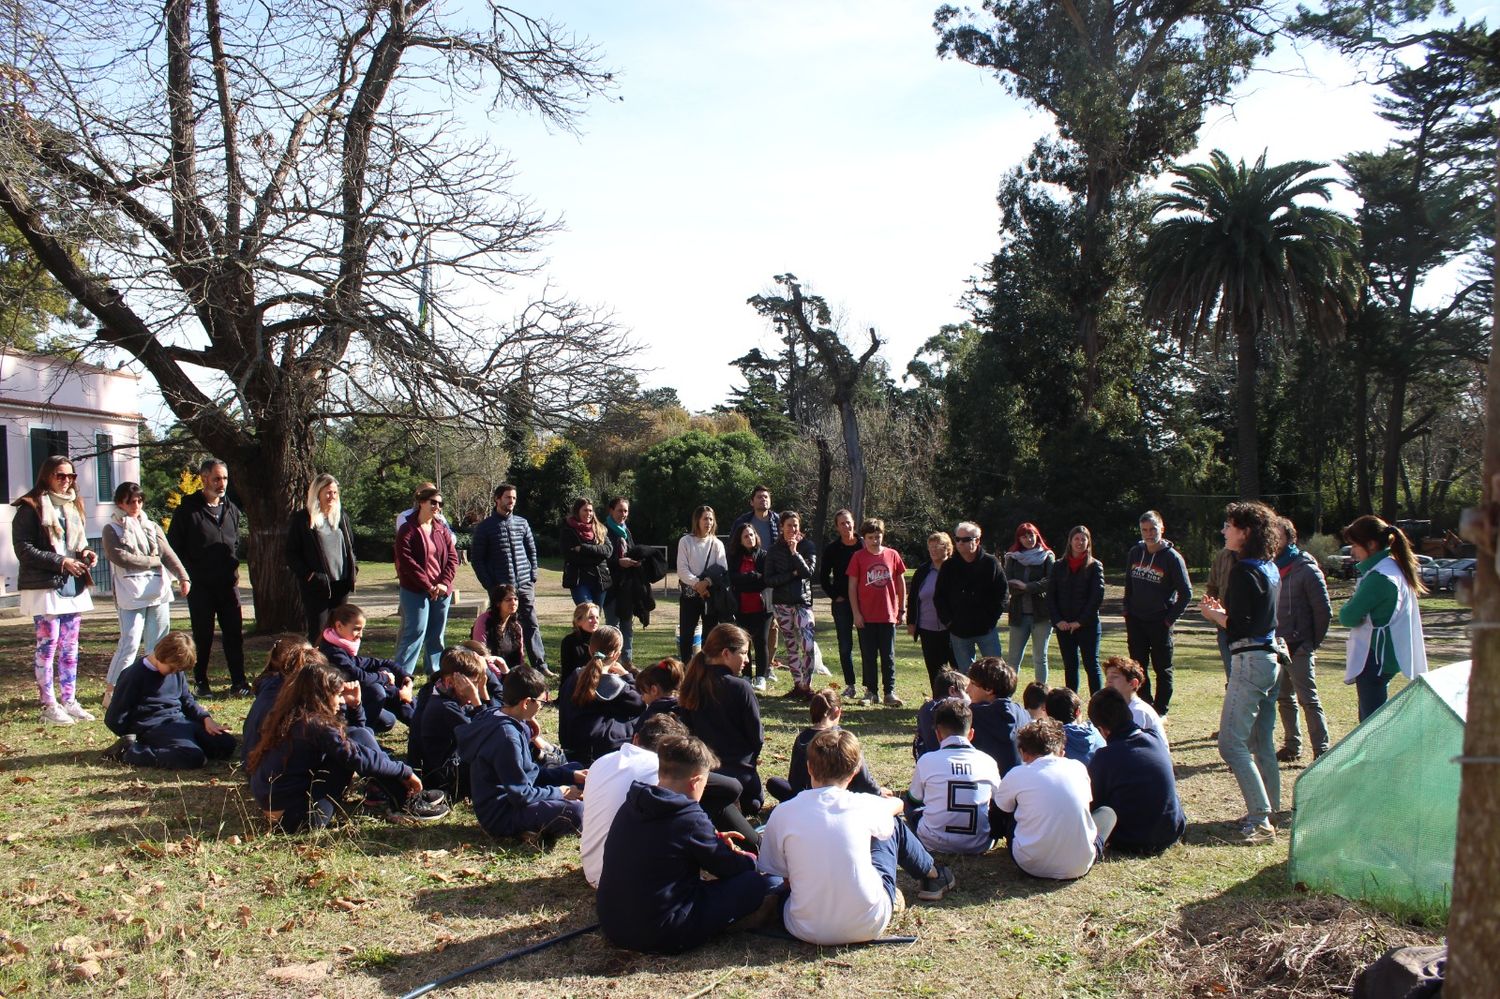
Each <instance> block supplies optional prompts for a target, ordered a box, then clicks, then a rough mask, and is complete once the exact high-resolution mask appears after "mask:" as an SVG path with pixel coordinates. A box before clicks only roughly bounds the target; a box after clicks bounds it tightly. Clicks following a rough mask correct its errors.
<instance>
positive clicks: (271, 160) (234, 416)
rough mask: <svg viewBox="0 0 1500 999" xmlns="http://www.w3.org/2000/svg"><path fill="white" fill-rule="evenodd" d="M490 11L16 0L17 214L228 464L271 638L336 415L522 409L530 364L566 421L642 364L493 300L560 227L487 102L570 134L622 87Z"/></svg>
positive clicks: (546, 35)
mask: <svg viewBox="0 0 1500 999" xmlns="http://www.w3.org/2000/svg"><path fill="white" fill-rule="evenodd" d="M468 9H469V11H470V12H474V11H476V10H477V11H478V12H479V16H480V17H481V18H483V19H484V20H483V21H481V22H480V23H473V22H472V21H470V22H460V20H459V18H458V16H456V15H454V14H452V13H450V12H449V10H447V9H445V8H442V7H439V6H438V5H434V4H429V3H428V2H426V0H392V2H389V3H383V4H363V5H360V4H355V5H349V4H340V3H336V2H333V0H302V2H299V3H296V4H294V5H292V6H290V7H274V6H273V7H267V6H265V5H261V4H254V3H247V2H244V0H164V2H163V3H160V4H155V5H153V4H150V3H146V2H141V0H121V2H113V0H112V2H109V3H105V2H102V0H81V2H79V3H74V4H69V5H59V4H47V5H40V4H39V5H35V6H34V7H32V8H30V9H28V8H26V7H24V6H22V5H19V4H18V5H15V6H14V7H12V8H10V9H9V10H7V11H6V12H5V13H3V14H0V21H3V20H4V19H11V18H23V19H24V22H25V23H24V24H11V25H4V26H5V27H11V28H14V29H16V30H12V31H6V32H5V36H6V37H7V38H8V39H12V40H13V42H14V46H15V47H14V48H13V50H12V51H10V52H8V53H5V57H8V58H9V60H10V65H9V66H8V67H5V68H4V69H3V71H0V92H3V94H4V97H3V98H0V208H3V209H4V211H5V213H6V214H7V215H8V216H9V217H10V219H11V220H12V222H13V223H14V224H15V226H16V228H17V229H18V230H19V231H20V232H21V234H22V235H23V236H24V238H25V239H26V241H27V243H28V244H29V246H30V248H31V250H32V251H33V253H35V255H36V257H37V258H38V259H39V260H40V261H41V263H42V265H43V266H44V267H45V268H46V269H47V270H48V271H49V272H50V273H51V274H52V275H53V276H54V277H55V278H56V279H57V281H58V282H59V283H60V284H61V285H62V286H63V287H64V288H66V289H67V291H68V292H69V293H70V294H71V295H72V296H73V297H74V298H75V299H76V300H77V301H78V302H79V304H80V305H82V307H83V308H84V309H85V310H87V312H88V313H90V314H91V315H92V317H93V318H94V319H95V320H96V321H97V322H98V328H97V329H95V330H94V331H93V332H92V334H91V338H90V339H89V340H88V341H87V342H86V343H81V344H80V345H79V346H81V347H84V348H85V349H87V348H91V347H92V348H100V349H104V348H114V349H118V350H123V351H124V352H126V353H128V354H129V355H131V356H132V357H134V358H135V359H136V360H137V361H138V362H139V363H140V364H141V365H142V366H143V367H144V368H145V370H146V371H147V372H148V373H149V374H150V375H151V377H152V378H154V379H155V381H156V383H157V385H158V386H159V387H160V389H161V392H162V395H163V396H164V398H165V400H166V402H167V405H168V406H169V407H170V408H171V409H172V411H173V412H174V413H175V414H176V416H177V417H178V418H179V419H180V420H181V421H182V423H183V424H184V425H185V426H186V427H188V428H189V429H190V430H191V431H192V433H193V434H194V435H195V436H196V437H197V439H198V440H199V441H200V442H201V443H202V445H203V446H204V447H205V448H207V449H208V450H210V451H212V452H213V453H215V454H216V455H218V456H220V457H221V458H223V459H224V460H225V461H227V463H228V464H229V467H230V471H231V475H232V478H233V480H234V481H235V482H236V483H237V487H238V492H239V495H240V496H241V497H243V499H244V502H245V506H246V512H247V513H248V515H249V521H250V525H251V536H250V549H249V558H250V568H251V576H252V580H253V583H254V587H255V597H256V612H257V618H258V623H259V625H260V626H261V627H262V628H266V627H272V628H281V627H288V626H291V625H294V624H295V623H297V622H299V621H300V617H299V616H298V610H297V606H296V600H297V597H296V595H295V588H294V587H293V586H291V585H290V579H289V577H288V576H287V573H286V571H285V569H284V568H283V559H282V556H281V539H282V533H283V531H284V529H285V525H286V522H287V518H288V516H289V514H290V511H291V510H292V509H293V508H294V506H295V503H296V497H297V496H298V495H299V494H301V493H302V491H303V489H304V487H305V485H306V483H307V481H308V478H309V476H310V474H311V472H312V469H311V467H310V466H311V455H312V453H313V442H314V425H315V421H317V420H318V419H321V418H330V417H331V418H337V417H340V416H346V415H349V414H363V415H370V414H380V413H385V412H388V411H389V412H390V413H391V414H392V415H399V416H402V417H405V418H412V417H417V418H424V419H438V420H444V421H460V422H472V423H485V422H490V423H494V422H498V421H503V419H504V409H503V407H502V406H500V405H498V403H499V402H501V400H502V393H503V390H504V389H505V387H506V385H507V383H508V382H509V381H510V380H511V377H512V376H513V375H514V373H516V372H519V371H522V370H525V371H527V372H528V394H529V397H530V400H531V411H530V414H529V416H530V418H531V419H533V420H535V421H538V422H545V421H548V420H549V419H551V420H565V419H566V418H567V417H568V416H569V414H571V413H573V412H577V411H579V408H580V407H585V406H588V405H591V404H595V403H599V402H602V401H603V400H604V399H607V398H608V397H609V395H610V394H611V391H612V388H613V386H614V383H615V381H616V378H617V375H616V374H615V373H616V372H617V371H618V370H619V368H618V365H619V362H620V359H621V357H622V356H625V355H627V354H628V352H629V348H630V345H629V344H628V343H627V342H626V341H625V340H624V338H623V336H622V334H621V333H620V332H619V331H618V330H617V329H616V328H615V327H614V326H613V325H612V324H611V323H610V322H609V321H608V319H607V317H603V316H600V315H598V314H596V313H594V312H591V311H590V310H587V309H584V308H581V307H579V306H577V305H575V304H573V303H570V302H567V301H563V300H560V299H559V298H557V297H554V296H552V295H550V294H544V295H542V296H539V300H536V301H532V302H530V303H529V304H526V305H524V306H522V307H519V309H518V311H517V314H516V315H515V316H514V317H513V318H511V319H510V320H509V321H497V320H496V319H493V318H491V317H490V316H489V315H488V314H486V313H485V312H484V308H485V306H486V300H487V298H489V299H492V298H493V294H492V293H493V292H497V291H499V290H501V289H504V288H505V287H506V285H507V282H508V281H510V280H511V279H512V278H514V277H515V276H516V275H519V274H524V273H527V272H528V270H529V269H530V268H532V267H533V266H534V265H533V264H532V263H531V258H532V255H534V254H535V252H536V251H537V250H538V249H539V248H540V246H541V244H542V242H543V240H544V238H545V237H546V236H547V235H548V234H549V233H550V232H551V231H552V230H553V228H554V227H555V224H556V223H555V222H553V221H552V220H549V219H548V218H546V217H545V216H543V215H541V214H539V213H538V212H537V211H536V210H535V209H534V208H533V207H532V206H531V205H530V204H528V203H527V202H526V201H525V200H524V199H521V198H519V197H517V196H516V195H514V194H513V193H512V192H511V190H510V180H511V176H510V163H509V161H508V160H507V158H506V157H505V156H504V155H503V154H502V153H501V152H500V151H499V150H497V149H496V148H494V146H493V145H491V143H490V142H489V141H488V140H487V139H485V138H484V137H482V136H480V135H477V134H476V133H475V132H474V131H473V130H472V129H470V128H468V127H467V126H466V125H465V124H464V123H463V120H462V119H463V116H464V114H466V113H468V112H469V110H470V109H471V108H473V107H475V106H476V105H477V107H478V108H479V109H480V110H484V109H485V108H486V106H487V110H488V112H489V114H490V115H491V116H495V115H497V114H498V113H500V112H510V111H520V112H528V113H533V114H537V115H540V116H541V117H542V118H543V119H544V120H546V121H547V122H548V123H549V124H550V125H553V126H556V127H559V128H563V129H568V128H570V127H571V125H572V123H573V121H574V119H575V117H576V116H577V115H578V114H579V113H580V112H581V110H582V107H583V104H584V102H585V101H586V100H587V99H588V98H589V97H591V96H593V95H595V94H597V93H599V92H601V91H602V90H604V89H606V88H607V87H608V86H609V83H610V77H609V75H608V74H607V73H605V72H603V71H601V70H600V69H599V68H598V66H597V64H596V58H595V53H594V52H593V50H592V49H591V48H590V47H589V46H588V45H587V44H586V43H581V42H578V41H576V40H574V39H573V38H572V37H570V36H568V35H566V34H563V33H562V32H561V31H560V30H559V29H558V28H556V27H554V26H553V25H551V24H549V23H547V22H545V21H541V20H537V19H534V18H530V17H527V16H525V15H524V14H521V13H519V12H517V11H515V10H512V9H510V8H507V7H504V6H501V5H499V4H498V3H495V2H493V0H485V2H482V3H481V4H479V5H477V7H476V6H472V5H471V6H470V7H469V8H468ZM429 260H430V262H431V265H432V267H433V269H434V273H435V275H437V276H438V278H437V280H436V282H435V287H431V288H429V287H428V279H427V273H428V272H427V262H428V261H429ZM419 299H420V300H421V306H420V308H419V307H417V303H418V300H419ZM489 307H490V308H493V305H492V304H490V305H489ZM390 400H396V401H397V403H398V404H397V405H396V406H391V404H390Z"/></svg>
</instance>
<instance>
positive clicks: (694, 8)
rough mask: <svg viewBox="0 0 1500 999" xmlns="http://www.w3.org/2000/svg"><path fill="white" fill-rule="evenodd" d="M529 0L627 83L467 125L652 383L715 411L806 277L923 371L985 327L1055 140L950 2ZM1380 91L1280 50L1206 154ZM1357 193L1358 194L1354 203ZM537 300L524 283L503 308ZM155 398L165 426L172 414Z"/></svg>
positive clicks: (1363, 105) (1339, 151)
mask: <svg viewBox="0 0 1500 999" xmlns="http://www.w3.org/2000/svg"><path fill="white" fill-rule="evenodd" d="M518 6H519V7H520V8H521V9H522V10H523V11H524V12H525V13H527V14H529V15H532V16H538V17H545V18H547V19H548V20H551V21H553V22H554V23H558V24H561V25H564V26H565V27H566V28H567V29H568V30H570V31H572V32H573V33H575V34H576V35H578V36H580V37H584V38H587V39H588V40H589V41H590V42H592V43H593V44H594V45H595V46H596V47H597V49H598V53H599V58H600V62H601V64H602V65H603V66H604V67H606V68H608V69H611V70H613V71H614V73H615V74H616V81H617V86H616V88H615V90H614V91H613V92H612V93H611V94H610V95H609V96H608V97H607V98H600V99H596V100H594V101H592V102H591V103H590V104H589V106H588V108H587V111H586V113H585V114H584V116H583V117H582V118H581V119H580V120H579V122H578V129H579V131H578V134H569V133H567V132H561V131H557V130H555V129H554V130H549V129H548V128H546V127H545V126H544V125H543V124H542V123H541V122H539V121H537V120H535V119H530V118H526V117H522V116H519V115H516V114H513V113H501V114H499V115H497V116H495V117H493V118H490V119H485V118H484V117H483V115H482V112H483V104H484V103H485V102H476V104H475V106H474V108H473V109H472V110H465V111H464V114H465V115H467V116H469V117H470V118H471V120H472V121H473V122H474V124H475V127H480V128H484V129H487V130H488V134H489V137H490V139H491V140H492V141H493V142H494V143H495V144H496V145H497V146H498V147H499V148H501V149H502V150H503V151H504V152H505V153H506V154H507V155H509V156H510V157H512V158H513V161H514V165H513V170H514V175H515V176H514V184H513V189H514V190H515V191H516V192H517V193H519V194H521V195H523V196H525V197H526V198H528V199H529V200H531V201H532V202H533V203H534V205H535V206H536V207H537V208H539V209H541V210H542V211H544V212H545V213H547V214H549V215H550V216H553V217H556V218H559V219H560V220H561V221H562V223H563V226H564V228H563V230H562V231H561V232H560V233H558V234H557V235H556V236H555V237H553V238H552V239H551V241H550V243H549V244H548V246H547V248H546V251H545V256H546V258H547V263H546V265H545V267H544V268H543V269H542V271H541V275H540V277H539V278H538V280H539V281H541V280H545V282H546V283H547V284H548V285H549V286H550V289H551V290H552V291H553V292H557V293H561V294H564V295H566V296H568V297H571V298H573V299H575V300H577V301H580V302H583V303H586V304H588V305H591V306H594V307H597V308H600V309H603V310H605V311H607V312H609V313H611V314H612V315H613V317H614V320H615V321H616V322H617V323H619V324H620V325H621V326H623V327H624V328H625V329H626V330H628V331H629V332H630V334H631V336H632V337H633V338H634V340H635V342H636V343H637V344H639V345H640V350H639V352H638V353H637V354H636V355H635V357H634V359H633V360H634V363H635V364H636V365H637V366H638V367H640V368H642V369H646V370H644V371H643V373H642V376H641V380H642V383H643V385H644V386H645V387H660V386H670V387H673V388H675V389H676V390H677V391H678V393H679V395H680V396H681V398H682V399H683V401H684V402H685V404H686V405H687V406H688V407H689V408H690V409H692V410H694V411H702V410H707V409H710V408H712V407H713V406H715V405H717V404H719V403H722V402H724V401H725V400H726V398H727V397H728V394H729V392H730V390H731V389H732V388H733V387H734V386H735V385H736V384H738V375H739V373H738V371H737V370H736V369H734V368H733V367H732V366H731V365H730V364H729V362H730V361H731V360H733V359H734V358H736V357H738V356H740V355H742V354H744V353H745V352H746V351H748V350H749V349H751V348H752V347H757V346H759V347H761V348H762V349H767V350H774V349H775V347H776V344H775V341H774V339H773V337H772V334H771V331H770V328H769V325H768V324H767V323H766V322H765V321H764V320H762V319H761V318H760V317H759V316H758V315H757V314H756V313H755V311H754V310H753V309H752V308H751V307H750V306H749V305H747V304H746V299H747V298H749V297H750V296H752V295H755V294H758V293H761V292H765V291H769V290H772V289H773V287H774V285H773V281H772V279H773V277H774V276H775V275H778V274H783V273H788V272H789V273H792V274H795V275H797V276H798V278H799V279H800V280H801V281H802V284H803V287H804V289H805V290H807V291H808V292H809V293H815V294H820V295H822V296H824V298H826V299H827V300H828V302H829V303H830V305H831V306H833V308H834V311H835V315H836V316H837V317H839V318H840V319H841V320H842V321H843V324H844V328H845V329H847V330H848V331H850V333H851V334H852V335H853V336H854V337H855V338H856V339H857V340H858V342H860V343H861V344H863V342H864V337H865V333H864V331H865V330H866V329H868V328H870V327H873V328H874V329H875V330H876V331H877V332H878V334H879V335H880V336H881V338H882V339H883V340H884V341H885V342H886V346H885V348H884V350H883V354H884V356H885V358H886V360H887V362H888V364H889V366H890V368H891V370H892V372H893V373H895V374H896V375H897V376H899V375H900V374H901V373H902V372H904V370H905V367H906V363H907V361H908V360H910V359H911V357H912V356H913V354H914V353H915V352H916V351H917V350H918V349H919V348H920V347H921V345H922V344H923V343H924V342H925V341H926V340H927V339H928V338H929V337H930V336H932V335H933V334H934V333H936V332H937V331H938V330H939V329H940V328H941V327H942V326H944V325H946V324H950V323H957V322H962V321H963V320H964V319H966V318H967V313H966V312H965V310H964V309H963V307H962V299H963V296H964V294H965V292H966V290H967V289H968V287H969V284H970V280H971V279H972V278H973V277H974V276H975V275H977V274H979V273H980V272H981V269H982V267H983V265H984V262H985V261H986V260H987V259H988V258H989V257H990V256H991V255H992V254H993V253H994V251H995V250H996V249H997V248H998V246H999V242H1000V233H999V231H998V228H999V209H998V207H997V205H996V203H995V198H996V193H997V191H998V188H999V185H1000V181H1001V179H1002V177H1003V176H1004V174H1005V173H1006V172H1007V171H1008V170H1009V169H1011V168H1012V167H1013V166H1015V165H1016V164H1017V163H1019V162H1020V161H1021V160H1022V159H1024V157H1025V156H1026V154H1027V153H1028V151H1029V150H1030V148H1031V146H1032V144H1033V143H1034V142H1035V141H1036V139H1037V138H1038V137H1039V136H1041V135H1043V134H1046V133H1048V132H1049V131H1051V129H1052V122H1051V119H1050V117H1049V116H1047V115H1046V114H1045V113H1044V112H1041V111H1038V110H1037V109H1035V108H1032V107H1030V106H1028V105H1026V104H1024V103H1022V102H1020V101H1019V100H1017V99H1015V98H1013V97H1010V96H1008V95H1007V94H1006V93H1005V91H1004V90H1003V88H1002V87H1001V85H1000V83H999V81H998V80H996V79H995V78H994V76H993V75H991V74H989V73H987V72H986V71H982V70H979V69H977V68H975V67H972V66H969V65H966V64H963V63H960V62H957V61H955V60H952V59H939V58H938V57H937V54H936V43H937V36H936V34H935V32H934V31H933V28H932V15H933V10H934V8H935V6H936V3H935V0H905V2H897V0H817V2H813V3H808V2H793V0H757V2H754V3H750V2H743V0H718V2H710V3H683V2H680V0H679V2H675V3H668V2H666V0H631V2H629V3H621V2H619V0H538V2H536V3H528V2H523V3H521V4H519V5H518ZM1458 6H1459V13H1460V14H1461V15H1467V16H1468V17H1469V18H1470V19H1473V18H1476V17H1483V16H1486V14H1490V12H1489V11H1488V10H1487V8H1486V6H1485V5H1484V3H1483V0H1464V2H1461V3H1459V5H1458ZM1490 20H1492V21H1493V20H1496V18H1495V17H1494V16H1493V15H1492V14H1491V16H1490ZM1374 94H1375V90H1374V88H1371V87H1369V86H1367V85H1364V84H1361V83H1360V82H1359V80H1358V73H1357V71H1356V69H1355V67H1353V66H1351V65H1349V64H1348V63H1346V62H1344V61H1343V60H1342V59H1341V58H1339V57H1337V56H1335V55H1333V54H1331V53H1328V52H1325V51H1323V50H1321V49H1319V48H1317V47H1311V46H1304V47H1302V48H1301V49H1295V48H1293V47H1292V46H1291V45H1290V44H1289V43H1286V42H1280V43H1279V45H1278V50H1277V52H1276V53H1275V54H1274V55H1273V56H1272V57H1271V58H1270V59H1268V60H1266V61H1265V63H1264V65H1263V66H1262V67H1261V68H1259V69H1257V70H1256V71H1254V72H1253V73H1252V74H1251V75H1250V77H1249V78H1248V79H1247V80H1246V81H1245V83H1244V84H1242V85H1241V86H1240V87H1239V88H1238V90H1237V92H1236V93H1235V94H1234V95H1233V96H1232V99H1231V102H1230V104H1229V106H1226V107H1222V108H1217V109H1214V110H1213V111H1211V112H1210V114H1209V116H1208V118H1207V121H1206V123H1205V125H1204V127H1203V129H1202V131H1201V133H1200V138H1201V143H1200V147H1199V149H1198V150H1196V151H1195V152H1194V153H1193V154H1190V155H1189V156H1188V157H1186V158H1185V159H1187V160H1188V161H1198V160H1203V159H1206V158H1207V153H1208V151H1209V150H1211V149H1213V148H1220V149H1223V150H1225V151H1226V152H1227V153H1229V154H1230V155H1231V156H1232V157H1235V158H1240V157H1243V158H1246V159H1249V160H1253V159H1254V158H1256V157H1257V156H1259V155H1260V154H1261V152H1262V151H1265V152H1266V153H1267V154H1268V159H1269V161H1270V162H1280V161H1284V160H1287V159H1310V160H1316V161H1324V162H1332V161H1335V160H1336V159H1338V158H1339V157H1340V156H1343V155H1345V154H1346V153H1349V152H1352V151H1355V150H1358V149H1372V148H1379V147H1381V146H1383V145H1384V144H1385V142H1386V141H1387V140H1388V139H1389V138H1390V137H1391V134H1392V133H1391V130H1390V129H1389V127H1388V126H1387V125H1386V123H1384V122H1383V121H1381V120H1380V119H1379V118H1378V117H1377V116H1376V114H1375V107H1374V103H1373V100H1372V98H1373V96H1374ZM1330 172H1331V173H1333V174H1334V175H1338V173H1339V172H1338V170H1337V168H1336V167H1335V168H1331V169H1330ZM1335 204H1336V207H1340V208H1342V209H1344V210H1346V211H1351V210H1352V209H1353V208H1354V207H1355V202H1354V200H1353V198H1352V197H1351V196H1349V195H1348V194H1347V192H1341V193H1340V194H1339V196H1338V198H1337V199H1336V202H1335ZM535 290H536V287H534V286H530V285H524V284H523V285H518V286H517V287H516V288H515V289H514V290H513V295H512V297H511V298H510V299H502V300H499V301H497V302H496V303H495V309H496V311H497V314H499V315H505V314H509V313H512V312H514V311H515V307H516V305H518V304H519V302H520V300H521V298H522V297H524V296H526V295H528V294H529V293H531V292H534V291H535ZM142 387H143V390H145V392H146V393H147V394H148V398H147V399H146V400H143V402H144V403H145V411H146V412H147V413H148V418H149V419H151V421H152V422H153V423H160V424H163V425H165V424H166V423H169V422H171V415H170V413H168V412H167V411H166V408H165V406H164V405H163V404H162V403H161V401H160V399H159V397H156V396H155V392H154V390H153V389H152V388H151V387H150V386H149V383H143V386H142Z"/></svg>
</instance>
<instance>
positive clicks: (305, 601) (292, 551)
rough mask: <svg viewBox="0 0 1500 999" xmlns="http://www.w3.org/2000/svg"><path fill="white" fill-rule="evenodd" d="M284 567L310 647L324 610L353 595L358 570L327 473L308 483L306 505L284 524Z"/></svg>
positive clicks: (321, 625) (333, 483)
mask: <svg viewBox="0 0 1500 999" xmlns="http://www.w3.org/2000/svg"><path fill="white" fill-rule="evenodd" d="M286 563H287V565H288V566H289V567H290V568H291V570H292V574H293V575H294V576H296V577H297V586H298V588H299V589H300V590H301V592H302V611H303V613H304V614H305V615H306V619H307V640H308V642H310V643H313V644H316V643H317V641H318V638H319V637H320V636H321V635H322V634H323V630H324V629H325V628H327V627H328V612H329V611H331V610H333V608H335V607H337V606H339V605H340V604H342V603H343V602H344V601H345V600H347V599H348V598H349V594H350V593H353V592H354V577H355V575H356V574H358V572H359V563H358V562H357V561H355V558H354V531H353V529H352V528H350V526H349V517H348V515H347V514H345V513H344V510H343V504H342V503H340V502H339V483H338V480H337V479H335V478H334V477H333V476H331V475H329V474H328V473H327V472H324V473H323V474H322V475H319V476H316V477H315V478H314V479H313V480H312V484H311V485H309V486H308V487H307V504H306V506H305V507H304V508H303V509H301V510H298V511H297V512H296V513H294V514H292V520H291V523H290V524H288V525H287V532H286Z"/></svg>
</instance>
